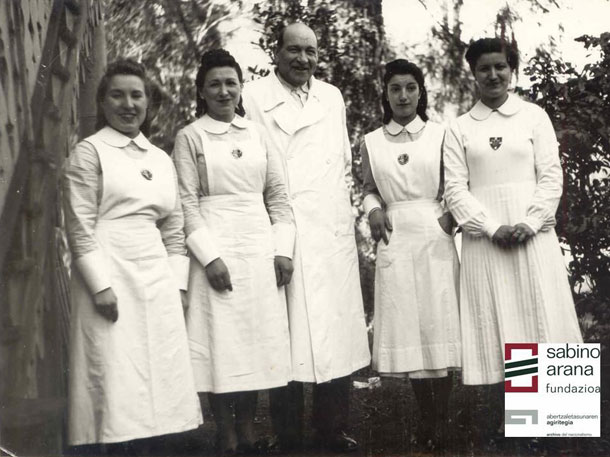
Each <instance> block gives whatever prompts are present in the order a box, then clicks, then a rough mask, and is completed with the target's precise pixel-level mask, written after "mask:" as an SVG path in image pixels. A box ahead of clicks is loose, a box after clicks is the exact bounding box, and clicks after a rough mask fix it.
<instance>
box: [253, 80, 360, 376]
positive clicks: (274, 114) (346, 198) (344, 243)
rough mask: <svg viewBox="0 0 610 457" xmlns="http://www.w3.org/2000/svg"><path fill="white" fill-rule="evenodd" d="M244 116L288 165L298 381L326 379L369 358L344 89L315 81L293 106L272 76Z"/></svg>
mask: <svg viewBox="0 0 610 457" xmlns="http://www.w3.org/2000/svg"><path fill="white" fill-rule="evenodd" d="M242 95H243V100H244V107H245V109H246V115H247V116H248V117H249V118H250V119H253V120H255V121H257V122H259V123H261V124H263V125H264V127H265V129H266V131H267V133H268V137H269V147H270V148H273V149H275V150H276V151H278V152H279V153H280V154H281V156H282V158H283V162H284V167H285V173H286V183H287V187H288V195H289V197H290V199H291V204H292V209H293V212H294V219H295V224H296V228H297V235H296V243H295V253H294V257H293V260H294V267H295V271H294V274H293V277H292V281H291V282H290V284H289V285H288V287H287V288H286V294H287V300H288V318H289V324H290V340H291V354H292V370H293V373H292V374H293V379H294V380H295V381H302V382H316V383H321V382H326V381H329V380H331V379H335V378H340V377H343V376H347V375H349V374H351V373H352V372H354V371H355V370H358V369H360V368H362V367H364V366H367V365H368V364H369V361H370V352H369V346H368V337H367V331H366V323H365V318H364V310H363V306H362V293H361V289H360V276H359V268H358V254H357V250H356V242H355V237H354V213H353V210H352V206H351V202H350V193H349V183H350V181H351V179H350V173H351V149H350V145H349V140H348V137H347V128H346V119H345V104H344V102H343V98H342V96H341V93H340V92H339V90H338V89H337V88H336V87H334V86H332V85H330V84H326V83H324V82H322V81H318V80H316V79H315V78H312V79H311V82H310V90H309V96H308V99H307V102H306V103H305V106H304V107H303V108H302V109H301V110H300V111H296V112H295V110H294V108H292V107H291V106H290V97H291V95H290V94H289V92H288V91H287V90H286V89H285V88H284V86H283V85H282V84H281V82H280V81H279V79H278V78H277V76H276V75H275V74H274V73H271V75H269V76H267V77H265V78H262V79H259V80H256V81H253V82H251V83H248V84H246V86H245V87H244V91H243V94H242Z"/></svg>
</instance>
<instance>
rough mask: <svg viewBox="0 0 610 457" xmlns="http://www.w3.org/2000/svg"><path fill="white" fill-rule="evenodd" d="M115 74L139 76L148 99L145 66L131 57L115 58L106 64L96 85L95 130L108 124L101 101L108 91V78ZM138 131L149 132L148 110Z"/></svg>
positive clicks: (145, 133) (148, 92)
mask: <svg viewBox="0 0 610 457" xmlns="http://www.w3.org/2000/svg"><path fill="white" fill-rule="evenodd" d="M116 75H133V76H137V77H138V78H140V79H141V80H142V82H143V83H144V93H145V94H146V98H147V99H149V100H150V84H149V81H148V79H147V78H146V68H144V65H142V64H140V63H138V62H136V61H135V60H132V59H119V60H115V61H114V62H112V63H110V64H108V66H107V67H106V72H105V73H104V75H103V76H102V79H100V83H99V85H98V86H97V94H96V96H95V101H96V102H97V121H96V124H95V128H96V130H99V129H101V128H102V127H106V126H107V125H108V120H107V119H106V116H105V115H104V110H103V109H102V102H103V101H104V98H105V97H106V92H108V86H109V85H110V80H111V79H112V77H113V76H116ZM140 131H141V132H142V133H143V134H144V135H148V134H149V131H150V119H148V111H147V112H146V119H144V122H143V123H142V125H141V126H140Z"/></svg>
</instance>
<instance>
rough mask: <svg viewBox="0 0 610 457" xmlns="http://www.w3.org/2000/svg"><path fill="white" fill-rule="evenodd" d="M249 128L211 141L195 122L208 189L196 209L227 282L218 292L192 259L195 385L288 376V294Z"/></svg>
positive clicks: (216, 388)
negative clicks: (279, 279) (280, 280)
mask: <svg viewBox="0 0 610 457" xmlns="http://www.w3.org/2000/svg"><path fill="white" fill-rule="evenodd" d="M250 132H251V134H252V135H253V138H251V139H250V140H249V141H239V142H238V141H235V142H224V141H214V142H212V141H210V140H209V139H208V137H207V135H206V133H205V132H204V131H203V130H202V129H199V134H200V136H201V140H202V144H203V152H204V156H205V162H206V166H207V173H208V184H209V194H210V196H207V197H202V198H201V200H200V211H201V216H202V218H203V219H204V221H205V224H206V227H207V230H208V231H209V233H212V234H213V236H214V239H215V240H216V242H217V243H218V250H219V252H220V258H221V259H222V260H223V261H224V263H225V264H226V266H227V268H228V270H229V274H230V276H231V284H232V286H233V291H222V292H217V291H216V290H214V289H213V288H212V286H211V285H210V284H209V282H208V279H207V276H206V274H205V270H204V268H203V266H202V265H201V264H200V263H199V262H198V261H196V260H195V259H194V258H193V259H192V260H191V271H190V278H189V308H188V311H187V331H188V335H189V342H190V348H191V359H192V364H193V370H194V373H195V383H196V387H197V390H198V391H199V392H215V393H224V392H236V391H247V390H260V389H267V388H272V387H279V386H284V385H286V384H287V383H288V381H290V380H291V379H290V343H289V341H290V340H289V335H288V317H287V311H286V300H285V296H284V290H283V288H281V289H278V287H277V285H276V279H275V269H274V244H273V231H272V228H271V222H270V220H269V215H268V213H267V210H266V209H265V205H264V202H263V191H264V189H265V177H266V170H267V156H266V152H265V150H264V149H263V148H262V147H261V142H260V141H259V139H258V135H257V133H256V131H255V130H254V129H251V130H250ZM236 151H239V152H241V156H239V157H236V155H237V153H236ZM244 183H247V184H246V185H245V184H244ZM248 185H249V186H248ZM244 187H250V188H251V192H244V191H243V189H244Z"/></svg>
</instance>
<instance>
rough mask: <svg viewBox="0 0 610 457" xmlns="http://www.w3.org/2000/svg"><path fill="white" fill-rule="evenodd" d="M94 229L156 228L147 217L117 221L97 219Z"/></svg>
mask: <svg viewBox="0 0 610 457" xmlns="http://www.w3.org/2000/svg"><path fill="white" fill-rule="evenodd" d="M95 226H96V228H131V227H150V228H155V229H156V228H157V222H156V220H154V219H153V218H152V217H149V216H127V217H121V218H118V219H98V220H97V221H96V223H95Z"/></svg>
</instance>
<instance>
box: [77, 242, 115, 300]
mask: <svg viewBox="0 0 610 457" xmlns="http://www.w3.org/2000/svg"><path fill="white" fill-rule="evenodd" d="M74 265H75V266H76V268H78V271H79V272H80V274H81V276H82V277H83V280H84V281H85V284H87V287H88V288H89V290H90V291H91V293H92V294H94V295H95V294H97V293H98V292H101V291H102V290H104V289H108V288H109V287H111V286H112V284H111V281H110V270H109V268H108V264H107V262H106V258H105V257H104V253H103V252H102V251H101V250H100V249H96V250H95V251H91V252H88V253H87V254H85V255H83V256H80V257H79V258H78V259H76V260H75V261H74Z"/></svg>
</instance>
